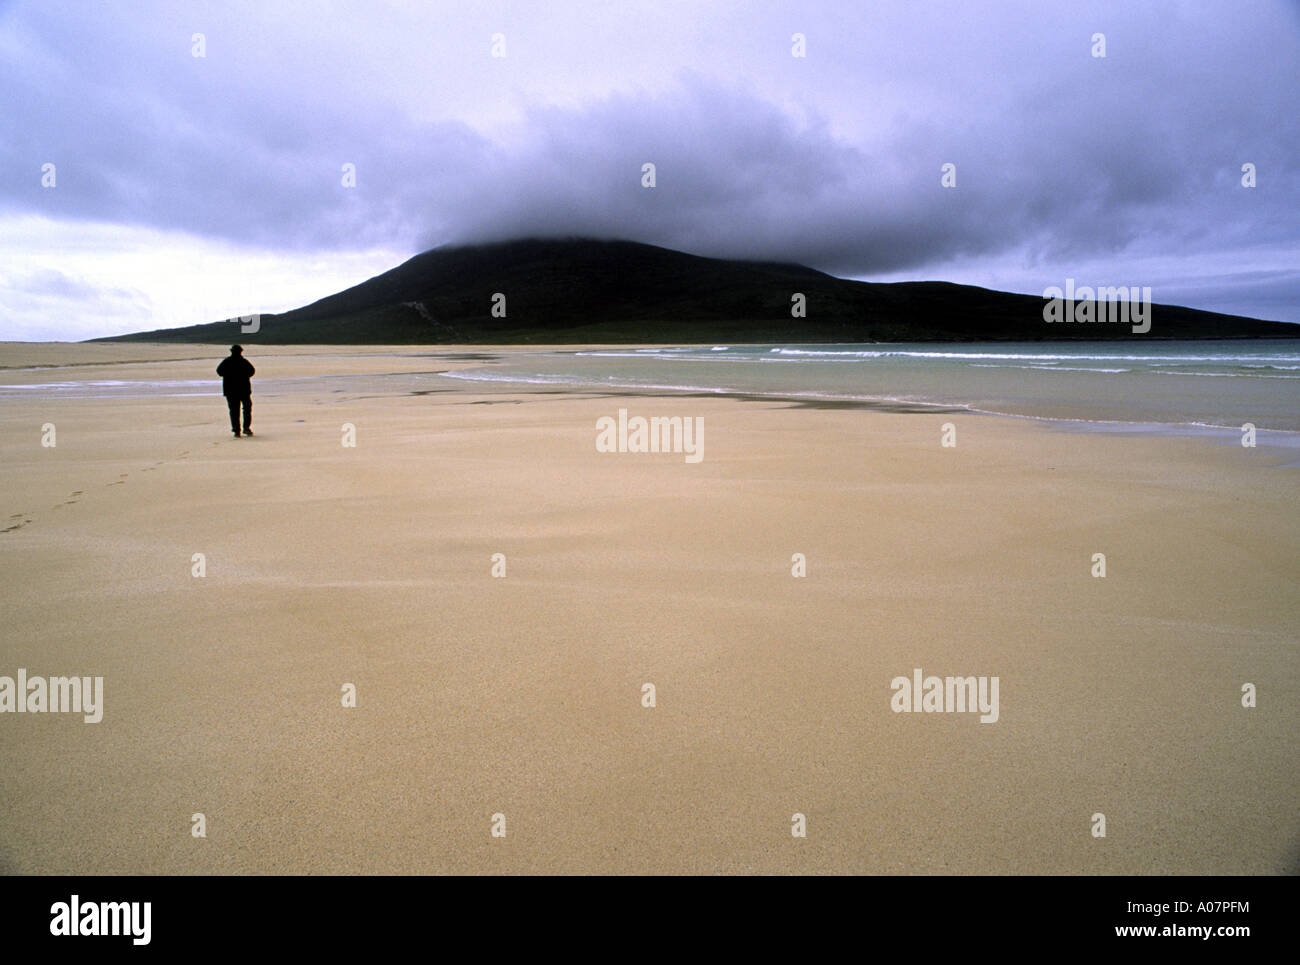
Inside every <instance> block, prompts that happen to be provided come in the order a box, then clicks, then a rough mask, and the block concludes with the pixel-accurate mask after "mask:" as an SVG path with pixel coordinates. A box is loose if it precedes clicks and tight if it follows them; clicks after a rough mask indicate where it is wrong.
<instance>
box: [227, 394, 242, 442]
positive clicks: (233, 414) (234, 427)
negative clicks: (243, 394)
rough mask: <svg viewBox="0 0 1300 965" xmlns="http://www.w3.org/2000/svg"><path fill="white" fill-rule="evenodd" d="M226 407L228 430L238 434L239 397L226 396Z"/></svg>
mask: <svg viewBox="0 0 1300 965" xmlns="http://www.w3.org/2000/svg"><path fill="white" fill-rule="evenodd" d="M226 408H228V409H229V410H230V431H231V432H233V433H234V434H235V435H239V397H238V396H235V395H228V396H226Z"/></svg>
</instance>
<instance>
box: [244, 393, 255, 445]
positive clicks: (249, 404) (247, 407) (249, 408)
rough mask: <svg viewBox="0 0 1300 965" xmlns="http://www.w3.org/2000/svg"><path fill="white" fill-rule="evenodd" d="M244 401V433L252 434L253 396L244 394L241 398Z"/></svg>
mask: <svg viewBox="0 0 1300 965" xmlns="http://www.w3.org/2000/svg"><path fill="white" fill-rule="evenodd" d="M241 401H242V402H243V403H244V435H246V436H251V435H252V434H253V397H252V396H251V395H246V396H244V398H243V399H242V400H241Z"/></svg>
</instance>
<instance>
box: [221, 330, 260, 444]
mask: <svg viewBox="0 0 1300 965" xmlns="http://www.w3.org/2000/svg"><path fill="white" fill-rule="evenodd" d="M255 371H256V369H254V368H253V363H252V362H250V361H248V359H246V358H244V347H243V346H242V345H232V346H230V355H229V357H228V358H224V359H222V360H221V364H220V365H218V366H217V375H219V376H221V394H222V395H224V396H225V397H226V405H227V406H228V407H229V408H230V431H231V432H233V433H234V434H235V438H236V439H238V438H239V407H240V406H241V405H242V406H243V407H244V435H246V436H251V435H252V434H253V386H252V385H251V384H250V382H249V379H251V378H252V377H253V373H254V372H255Z"/></svg>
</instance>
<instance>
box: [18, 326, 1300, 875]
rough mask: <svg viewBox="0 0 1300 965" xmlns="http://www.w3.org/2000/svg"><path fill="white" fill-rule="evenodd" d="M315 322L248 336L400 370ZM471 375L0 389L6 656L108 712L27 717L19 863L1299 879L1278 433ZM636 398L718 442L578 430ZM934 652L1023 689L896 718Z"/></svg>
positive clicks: (1285, 480)
mask: <svg viewBox="0 0 1300 965" xmlns="http://www.w3.org/2000/svg"><path fill="white" fill-rule="evenodd" d="M303 351H304V350H303V349H301V348H286V349H276V350H268V349H264V348H261V347H259V348H256V349H253V350H250V355H252V357H253V361H254V363H255V364H257V365H258V367H259V372H266V371H267V370H268V368H272V369H277V366H278V369H277V370H278V371H280V374H284V372H285V371H287V370H288V369H289V368H290V367H291V366H292V367H293V371H296V372H299V373H301V374H312V373H314V372H324V371H350V372H380V371H392V370H393V369H394V368H395V364H394V363H393V361H392V360H391V359H389V360H376V359H366V358H359V359H358V358H348V357H347V355H348V353H349V350H345V349H327V350H312V351H319V354H318V355H316V356H314V357H311V358H304V357H302V353H303ZM356 351H357V350H351V352H352V353H353V354H355V353H356ZM363 351H371V350H363ZM399 351H406V352H414V351H420V350H416V349H412V348H410V347H402V348H401V349H399ZM424 351H428V352H434V353H436V352H443V351H446V349H444V348H431V349H427V350H424ZM471 351H480V350H479V349H472V350H471ZM222 354H223V353H222V352H221V351H219V350H216V351H210V350H208V349H205V348H203V347H197V348H196V347H195V346H160V347H152V346H120V345H113V346H62V347H58V346H55V347H32V346H8V347H3V348H0V365H6V366H14V365H31V364H48V363H50V362H52V361H58V360H60V359H64V360H68V361H79V362H85V361H92V362H93V361H97V360H100V361H102V360H106V359H114V358H116V359H127V360H130V359H158V358H168V357H170V358H181V359H192V360H194V361H190V362H178V363H168V364H159V363H145V364H137V365H123V366H120V367H117V368H108V369H99V370H97V374H94V375H93V376H92V375H87V374H82V375H78V376H77V377H94V378H100V377H111V378H206V377H210V376H209V373H210V371H211V368H212V365H213V364H215V362H216V360H217V359H218V358H219V357H220V356H221V355H222ZM277 354H278V355H281V356H286V358H284V359H282V360H281V361H280V362H278V363H274V364H273V363H272V362H271V361H269V359H270V357H271V356H273V355H277ZM434 361H436V362H437V364H436V365H430V364H429V363H430V360H429V359H413V360H412V361H411V367H412V369H415V370H427V369H430V368H449V367H452V366H453V365H454V364H455V363H452V362H447V361H445V360H441V361H439V360H434ZM142 370H144V371H142ZM106 371H109V372H112V373H114V374H112V375H109V376H103V375H102V374H98V373H103V372H106ZM28 375H31V376H32V377H31V381H41V380H42V379H46V380H48V379H49V372H48V371H46V372H44V373H41V372H38V373H28V374H24V375H23V376H22V377H24V378H26V377H27V376H28ZM58 375H59V378H65V377H67V370H62V371H60V372H59V373H58ZM38 376H39V377H38ZM256 387H257V383H256V382H255V383H254V388H255V391H256ZM447 388H448V389H450V390H451V391H448V392H445V393H439V394H433V395H429V396H424V397H411V396H406V397H401V398H360V399H356V398H352V397H348V398H346V399H342V400H340V399H339V398H337V397H335V398H330V397H328V396H313V395H311V394H309V393H303V394H301V395H295V396H293V397H289V396H284V397H282V398H280V399H267V398H260V399H259V398H258V397H256V396H255V409H254V415H255V420H254V426H255V428H256V430H257V431H258V433H259V434H258V436H257V437H255V438H253V439H241V440H234V439H232V438H230V436H229V432H228V427H227V418H226V412H225V408H224V406H223V404H222V401H221V399H220V398H219V397H215V396H213V397H202V398H179V399H166V400H158V401H146V400H136V401H129V400H128V401H120V402H112V403H105V402H86V401H67V400H65V401H59V402H44V403H34V402H26V401H6V402H4V403H2V404H0V445H2V447H3V454H4V461H3V466H2V467H0V474H2V475H0V478H2V479H3V490H2V491H3V496H4V498H3V507H2V513H0V516H2V517H3V519H0V529H3V528H5V527H6V526H11V525H17V524H18V523H19V522H20V521H22V520H27V522H25V523H23V524H22V525H21V526H20V527H19V528H17V529H12V530H10V531H8V532H4V533H0V576H2V580H3V583H2V589H0V614H2V615H3V624H4V630H3V636H2V638H0V639H2V640H3V643H2V644H0V674H6V675H11V676H12V675H13V674H14V673H15V672H16V671H17V669H18V668H19V667H24V668H26V669H27V671H28V673H29V674H42V675H58V674H95V675H103V677H104V678H105V684H104V687H105V705H106V706H105V713H104V720H103V722H102V723H100V724H97V725H88V724H84V723H82V722H81V718H80V717H79V716H77V717H74V716H72V715H52V714H23V715H16V714H4V715H3V716H0V764H2V766H0V800H3V809H2V811H0V869H2V870H6V871H10V872H22V873H60V874H82V873H136V872H144V873H175V874H204V873H265V872H311V873H352V872H364V873H373V872H402V873H428V872H433V873H438V872H468V873H480V872H484V873H494V872H528V873H531V872H560V873H568V872H687V873H697V872H698V873H714V872H776V873H787V872H794V873H804V872H817V873H821V872H862V873H944V872H957V873H978V872H987V873H1013V872H1014V873H1069V874H1074V873H1080V874H1110V873H1123V874H1147V873H1211V874H1214V873H1279V872H1287V871H1291V870H1294V869H1295V868H1296V864H1297V862H1296V855H1297V846H1298V842H1300V815H1298V813H1297V808H1296V801H1297V796H1296V790H1297V787H1296V785H1297V777H1296V776H1297V773H1300V750H1298V746H1300V745H1298V743H1297V740H1296V735H1297V732H1298V728H1297V724H1298V723H1300V710H1298V709H1297V708H1300V701H1298V700H1297V697H1298V696H1300V695H1298V694H1297V689H1298V687H1297V684H1298V682H1300V673H1298V672H1297V671H1298V670H1300V660H1298V658H1297V641H1296V630H1297V626H1298V625H1300V622H1298V620H1297V617H1298V616H1300V594H1298V593H1297V576H1298V573H1300V565H1298V564H1297V549H1298V548H1300V514H1297V511H1296V507H1297V505H1300V471H1297V470H1290V469H1281V468H1276V460H1274V459H1271V458H1270V457H1269V456H1267V455H1265V453H1264V451H1263V450H1247V449H1242V448H1240V447H1233V446H1217V445H1211V444H1207V443H1203V442H1199V441H1194V440H1186V439H1150V438H1118V437H1100V436H1082V435H1074V434H1066V433H1062V432H1057V431H1053V430H1051V429H1049V428H1047V427H1045V426H1044V425H1042V424H1039V423H1033V422H1029V421H1024V420H1016V419H1004V418H996V417H987V416H986V417H979V416H969V415H960V416H951V415H897V414H886V413H878V412H869V411H861V410H815V409H804V408H791V407H787V406H785V405H782V404H777V403H760V402H746V401H738V400H730V399H700V398H677V399H655V398H645V397H630V398H624V399H621V400H620V399H615V398H599V397H582V396H575V395H566V394H556V393H538V394H529V393H510V392H504V393H495V394H485V390H484V389H483V388H482V387H477V386H474V385H471V384H468V383H465V384H461V385H456V384H449V385H448V386H447ZM480 403H487V404H480ZM619 405H625V406H627V407H628V408H629V409H630V410H631V411H632V414H634V415H635V414H644V415H672V414H680V415H686V416H703V417H704V420H705V458H704V461H703V462H702V463H700V464H698V465H687V464H686V463H685V462H684V460H683V458H682V457H681V456H674V455H632V454H602V453H598V452H596V450H595V446H594V439H595V423H596V420H597V418H599V417H600V416H603V415H613V414H615V412H616V411H617V408H618V407H619ZM296 420H302V421H296ZM946 421H953V422H955V423H956V425H957V427H958V446H957V447H956V448H955V449H944V448H941V447H940V446H939V432H940V425H941V424H942V423H943V422H946ZM45 422H53V423H55V424H56V426H57V431H58V445H57V447H56V448H54V449H45V448H41V446H40V445H39V439H40V426H41V424H42V423H45ZM343 422H353V423H354V424H355V425H356V426H357V432H358V445H357V448H355V449H345V448H343V447H342V446H341V445H340V426H341V424H342V423H343ZM196 552H202V553H205V554H206V557H207V576H206V578H203V579H196V578H194V577H192V576H191V563H190V560H191V556H192V554H194V553H196ZM796 552H800V553H804V554H806V555H807V558H808V567H809V575H808V577H807V578H806V579H794V578H792V577H791V575H790V557H791V554H792V553H796ZM1094 552H1104V553H1106V555H1107V558H1108V576H1107V577H1106V578H1105V579H1095V578H1093V577H1092V576H1090V573H1089V570H1090V566H1091V561H1090V559H1091V555H1092V554H1093V553H1094ZM494 553H504V554H506V556H507V558H508V575H507V577H506V578H505V579H493V578H492V577H491V575H490V565H491V562H490V558H491V556H492V554H494ZM914 667H921V668H924V670H925V671H926V672H927V673H936V674H941V675H942V674H963V675H965V674H989V675H997V676H999V677H1000V703H1001V707H1000V711H1001V719H1000V720H999V721H998V722H997V723H995V724H981V723H979V721H978V720H977V719H976V717H975V716H974V715H970V714H895V713H893V712H892V711H891V710H890V695H891V693H890V690H889V682H890V680H891V679H892V678H893V677H895V676H899V675H909V674H910V673H911V671H912V668H914ZM1247 681H1249V682H1252V683H1254V684H1256V685H1257V686H1258V688H1259V706H1258V707H1257V708H1255V709H1245V708H1243V707H1242V706H1241V702H1240V688H1241V685H1242V684H1243V683H1244V682H1247ZM344 682H351V683H355V684H356V686H357V687H358V690H359V706H358V707H357V708H355V709H344V708H343V707H342V706H341V703H340V688H341V685H342V684H343V683H344ZM645 682H653V683H654V684H655V685H656V687H657V689H658V706H657V707H655V708H653V709H647V708H643V707H642V706H641V700H640V697H641V686H642V684H643V683H645ZM1098 811H1100V812H1104V813H1105V815H1106V820H1107V836H1106V837H1105V838H1104V839H1095V838H1094V837H1093V836H1092V835H1091V833H1090V827H1091V824H1090V818H1091V816H1092V814H1093V813H1094V812H1098ZM195 812H202V813H203V814H205V815H206V818H207V827H208V837H207V838H206V839H205V840H201V839H196V838H194V837H192V836H191V834H190V818H191V815H192V814H193V813H195ZM494 812H503V813H504V814H505V815H506V822H507V824H506V827H507V836H506V837H505V838H503V839H494V838H493V837H492V836H491V835H490V833H489V830H490V824H491V815H492V814H493V813H494ZM794 812H802V813H803V814H805V815H806V816H807V821H808V836H807V838H806V839H795V838H793V837H792V836H791V834H790V822H791V815H792V814H793V813H794Z"/></svg>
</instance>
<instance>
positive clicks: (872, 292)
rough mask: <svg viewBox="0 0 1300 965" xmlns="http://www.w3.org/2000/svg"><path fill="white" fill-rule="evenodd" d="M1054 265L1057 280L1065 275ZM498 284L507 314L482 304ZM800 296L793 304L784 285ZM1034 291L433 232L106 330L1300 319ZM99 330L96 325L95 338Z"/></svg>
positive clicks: (748, 331)
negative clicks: (308, 300) (379, 257)
mask: <svg viewBox="0 0 1300 965" xmlns="http://www.w3.org/2000/svg"><path fill="white" fill-rule="evenodd" d="M1062 281H1063V280H1062ZM496 292H501V293H503V294H504V295H505V296H506V317H505V318H494V317H493V316H492V313H491V307H492V298H493V294H494V293H496ZM794 292H802V293H803V294H804V295H805V296H807V317H806V318H792V317H791V315H790V305H791V295H792V294H793V293H794ZM1042 311H1043V300H1042V299H1041V298H1038V297H1035V296H1032V295H1015V294H1008V293H1006V292H995V291H989V290H987V289H984V288H975V287H971V286H967V285H954V284H949V283H947V282H905V283H901V284H875V283H870V282H860V281H849V280H846V279H842V278H836V277H834V276H832V275H827V274H824V273H822V272H819V271H814V270H813V269H811V268H805V267H803V266H800V265H790V264H777V263H767V262H748V261H729V260H723V259H716V258H701V257H699V256H696V255H689V254H685V253H683V252H680V251H672V250H669V249H667V248H657V247H655V246H653V245H643V244H638V243H635V242H630V241H591V240H583V239H578V240H564V241H541V240H525V241H510V242H501V243H498V244H489V245H474V246H462V247H447V248H435V249H433V250H432V251H426V252H424V253H423V254H420V255H416V256H415V257H414V258H411V259H410V260H409V261H407V262H405V263H404V264H401V265H399V266H397V267H396V268H394V269H392V270H391V271H386V272H384V273H383V274H382V275H378V276H377V277H375V278H372V279H370V280H369V281H366V282H363V283H362V284H360V285H356V286H354V287H352V288H349V289H347V290H346V291H342V292H339V293H338V294H336V295H330V296H329V297H328V298H322V299H321V300H320V301H317V302H313V303H312V304H310V305H307V306H304V307H303V308H298V309H295V310H293V311H290V312H284V313H282V314H279V315H263V316H262V317H261V329H260V331H259V332H258V333H257V334H240V332H239V329H238V325H237V323H236V322H233V321H224V322H214V323H211V324H207V325H192V326H188V327H185V328H173V329H160V330H157V331H153V332H140V333H136V334H131V335H119V336H116V337H115V338H114V339H112V340H113V341H123V340H129V341H149V342H216V343H220V342H230V341H232V340H235V339H236V338H237V339H238V340H239V341H241V342H244V343H247V344H257V343H264V344H266V343H269V344H303V343H335V344H367V343H369V344H400V343H409V344H418V343H425V344H429V343H475V342H477V343H501V344H507V343H528V342H536V343H546V342H587V343H594V342H825V341H835V342H870V341H985V340H1023V341H1036V340H1042V339H1063V338H1087V339H1096V338H1126V337H1127V338H1138V337H1145V338H1238V337H1270V336H1271V337H1283V338H1293V337H1297V336H1300V327H1298V326H1294V325H1289V324H1287V323H1284V322H1266V321H1258V320H1255V319H1249V318H1241V317H1238V316H1234V315H1221V314H1217V313H1214V312H1203V311H1198V310H1196V309H1190V308H1180V307H1175V306H1165V305H1156V306H1153V309H1152V328H1151V332H1150V333H1149V334H1148V335H1146V336H1136V335H1133V334H1131V332H1130V328H1129V326H1127V325H1120V324H1093V325H1061V324H1057V325H1048V324H1047V323H1045V322H1044V321H1043V316H1042ZM100 341H108V339H102V340H100Z"/></svg>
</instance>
